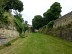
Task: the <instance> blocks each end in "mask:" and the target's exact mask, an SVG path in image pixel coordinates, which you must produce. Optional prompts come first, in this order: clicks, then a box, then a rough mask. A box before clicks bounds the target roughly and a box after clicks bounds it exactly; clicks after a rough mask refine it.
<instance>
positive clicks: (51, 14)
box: [43, 2, 62, 24]
mask: <svg viewBox="0 0 72 54" xmlns="http://www.w3.org/2000/svg"><path fill="white" fill-rule="evenodd" d="M61 8H62V7H61V5H60V3H58V2H55V3H53V4H52V6H51V7H50V9H48V10H47V11H46V12H45V13H44V14H43V15H44V18H45V21H46V24H48V23H49V22H50V21H52V20H56V19H57V18H59V16H60V15H61V14H60V13H61Z"/></svg>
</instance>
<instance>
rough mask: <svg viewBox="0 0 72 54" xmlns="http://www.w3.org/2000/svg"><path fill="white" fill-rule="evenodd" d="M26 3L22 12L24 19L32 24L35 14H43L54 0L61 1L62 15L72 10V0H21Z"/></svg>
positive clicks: (55, 0)
mask: <svg viewBox="0 0 72 54" xmlns="http://www.w3.org/2000/svg"><path fill="white" fill-rule="evenodd" d="M21 1H22V2H23V3H24V11H23V12H22V15H23V18H24V20H27V21H28V24H32V19H33V18H34V16H35V15H43V13H44V12H45V11H47V10H48V9H49V8H50V6H51V5H52V4H53V3H54V2H59V3H60V4H61V6H62V13H61V14H62V15H65V14H67V13H68V12H70V11H72V0H21Z"/></svg>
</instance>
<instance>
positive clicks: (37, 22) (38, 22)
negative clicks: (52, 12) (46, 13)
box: [32, 15, 43, 29]
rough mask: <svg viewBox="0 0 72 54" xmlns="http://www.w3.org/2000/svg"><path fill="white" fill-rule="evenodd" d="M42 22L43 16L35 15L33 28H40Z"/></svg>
mask: <svg viewBox="0 0 72 54" xmlns="http://www.w3.org/2000/svg"><path fill="white" fill-rule="evenodd" d="M42 22H43V20H42V16H40V15H36V16H34V19H32V25H33V28H34V29H39V28H40V27H42V26H43V24H42Z"/></svg>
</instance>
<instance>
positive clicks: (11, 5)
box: [3, 0, 23, 12]
mask: <svg viewBox="0 0 72 54" xmlns="http://www.w3.org/2000/svg"><path fill="white" fill-rule="evenodd" d="M3 7H4V9H5V10H7V11H9V9H14V10H18V11H19V12H21V11H23V3H22V2H21V1H20V0H8V2H6V4H4V5H3Z"/></svg>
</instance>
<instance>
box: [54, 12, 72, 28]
mask: <svg viewBox="0 0 72 54" xmlns="http://www.w3.org/2000/svg"><path fill="white" fill-rule="evenodd" d="M70 23H72V12H70V13H68V14H66V15H64V16H62V17H61V18H58V19H57V20H55V21H54V25H53V28H57V27H61V26H65V25H68V24H70Z"/></svg>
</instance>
